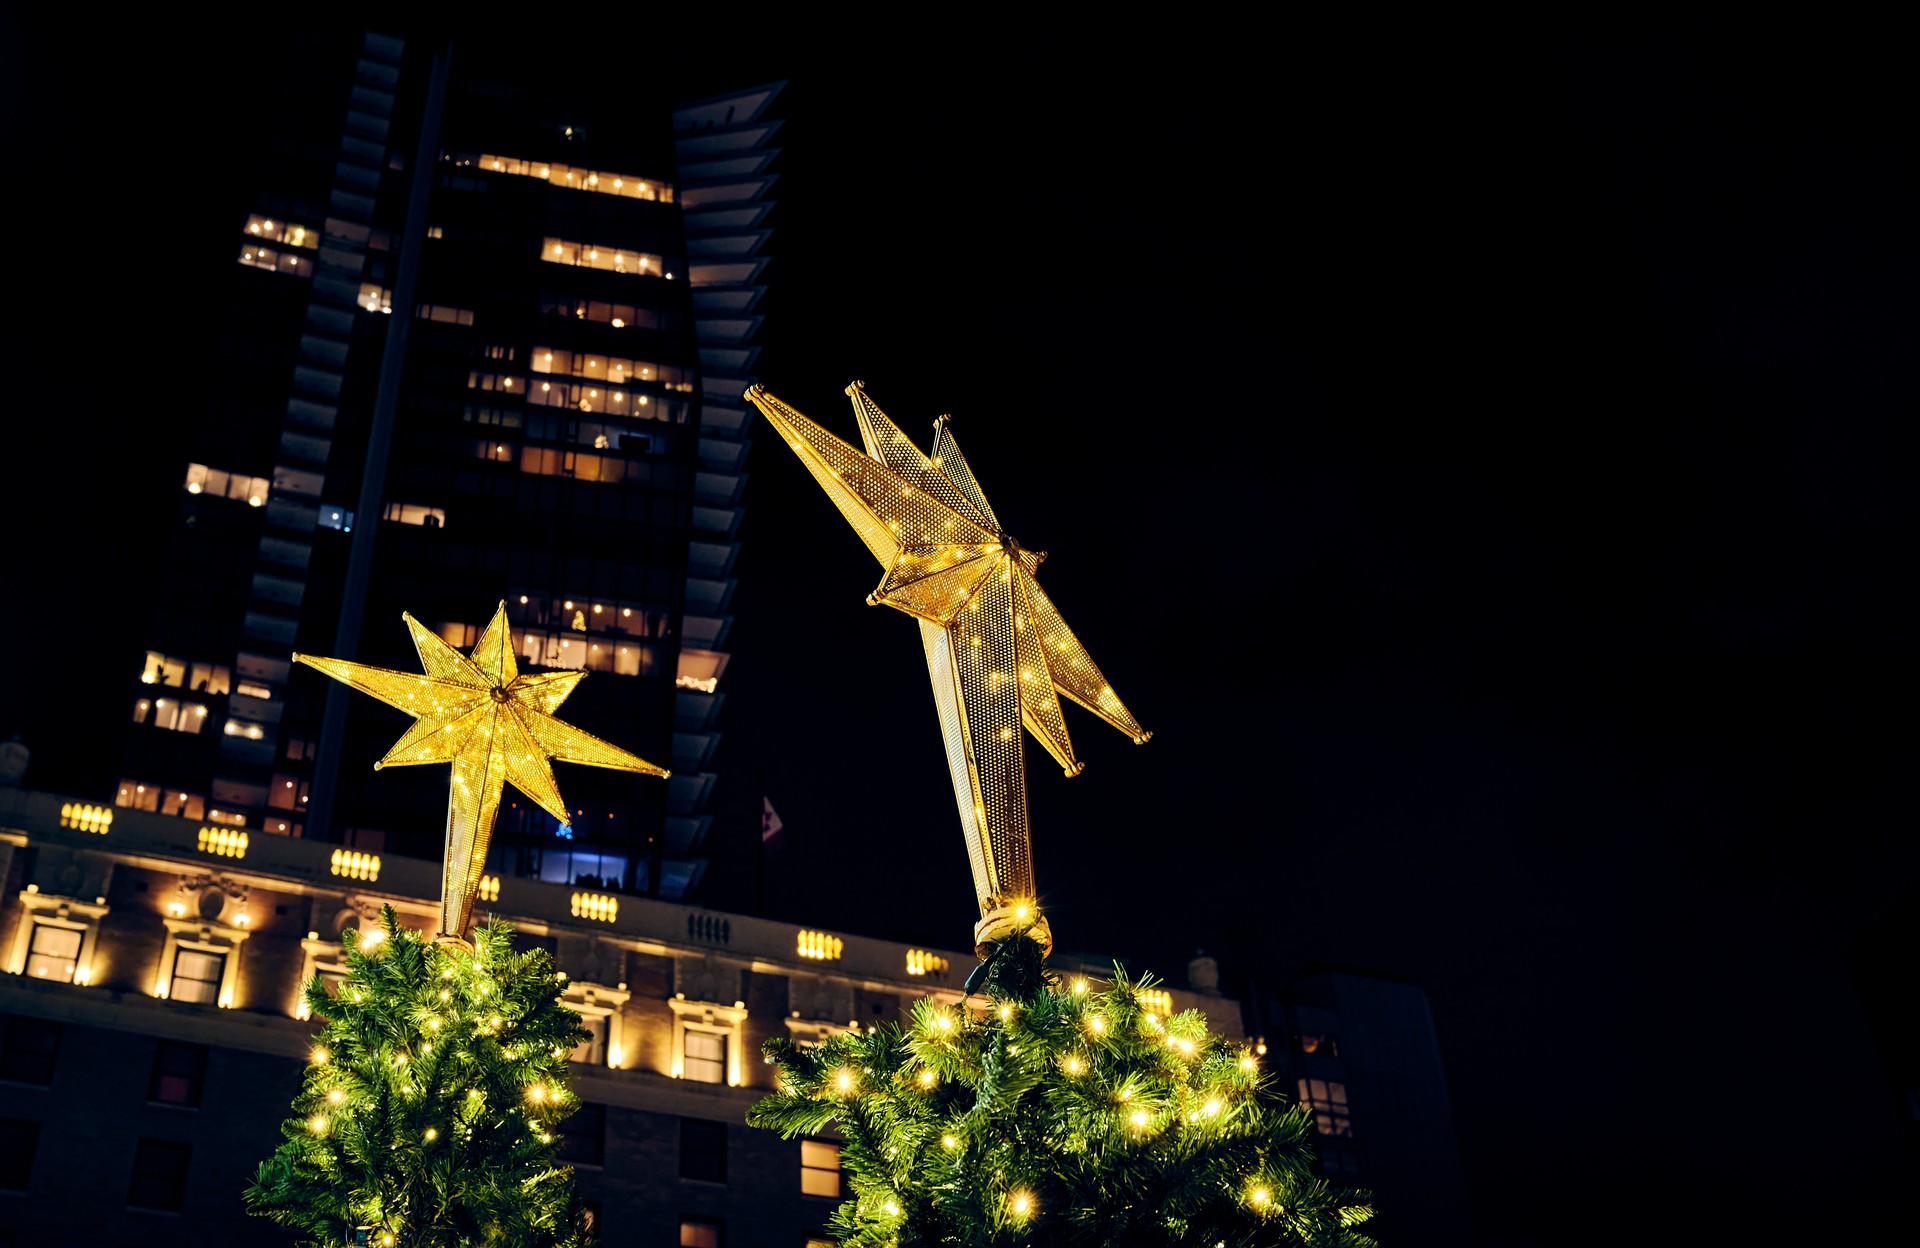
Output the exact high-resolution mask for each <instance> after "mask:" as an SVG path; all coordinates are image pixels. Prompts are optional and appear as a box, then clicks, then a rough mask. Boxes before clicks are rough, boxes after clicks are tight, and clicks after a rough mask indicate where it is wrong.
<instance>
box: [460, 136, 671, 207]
mask: <svg viewBox="0 0 1920 1248" xmlns="http://www.w3.org/2000/svg"><path fill="white" fill-rule="evenodd" d="M567 137H568V138H572V137H574V132H573V131H572V130H571V129H569V130H568V131H567ZM443 159H445V160H447V161H448V162H450V163H452V164H456V165H465V166H468V167H470V168H474V169H479V170H481V171H482V172H485V173H502V174H506V175H508V176H509V177H516V178H537V179H539V180H540V181H543V182H552V183H554V184H556V185H558V186H561V187H564V188H566V189H567V190H573V191H590V192H594V193H596V194H600V195H617V196H619V197H620V198H622V199H652V200H659V201H660V202H661V203H669V204H670V203H672V202H673V184H672V183H670V182H662V181H660V180H659V179H657V178H642V177H636V176H635V175H633V174H631V173H614V172H612V171H611V170H607V169H583V168H577V167H575V166H573V165H557V164H553V163H551V162H549V161H544V160H523V159H521V158H520V157H517V156H502V155H498V154H496V153H492V152H481V153H477V154H476V153H472V152H456V153H449V154H448V155H447V156H445V157H444V158H443Z"/></svg>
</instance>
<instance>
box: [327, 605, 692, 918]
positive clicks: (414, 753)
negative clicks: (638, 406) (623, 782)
mask: <svg viewBox="0 0 1920 1248" xmlns="http://www.w3.org/2000/svg"><path fill="white" fill-rule="evenodd" d="M401 618H402V619H404V620H405V621H406V622H407V628H408V629H409V630H410V631H411V632H412V633H413V645H414V648H415V649H416V650H418V651H419V652H420V665H421V668H422V669H423V671H422V674H419V675H416V674H414V673H412V672H395V671H389V670H388V669H386V668H384V667H368V666H366V665H365V664H362V663H348V662H346V661H345V660H342V659H321V658H315V657H314V656H313V655H310V654H296V655H294V656H293V660H294V662H296V663H305V664H306V665H307V666H308V667H314V668H318V669H319V670H320V671H323V672H325V673H326V674H327V675H329V676H331V677H333V678H334V679H335V680H338V681H341V682H342V683H344V684H347V685H351V686H352V687H353V688H355V689H358V690H359V691H360V692H362V693H368V694H372V695H373V696H374V697H376V698H379V699H380V700H381V701H382V702H385V703H386V704H387V705H388V706H394V707H398V708H399V709H401V710H403V711H405V712H406V713H407V714H409V715H411V716H413V717H414V721H415V722H414V725H413V727H411V728H409V729H407V731H406V734H405V735H404V736H402V737H401V738H400V740H399V741H398V742H396V743H395V744H394V747H393V748H392V749H391V750H388V751H387V755H386V757H385V758H382V759H381V760H380V761H379V762H377V763H375V764H374V765H373V766H374V769H375V770H376V771H377V770H379V769H380V768H382V767H411V766H419V765H422V764H425V763H452V764H453V777H452V781H451V783H450V785H449V788H448V794H447V840H446V851H445V853H446V857H445V861H444V863H443V865H442V874H441V883H440V935H441V936H443V937H453V938H456V939H461V940H464V939H465V937H466V931H467V924H468V922H469V921H470V919H471V918H472V913H473V897H474V893H475V892H476V891H477V890H478V889H479V887H480V876H481V874H482V871H483V870H484V868H485V867H486V862H487V843H488V842H489V841H491V840H492V839H493V823H494V818H495V817H496V816H497V815H498V814H499V813H500V791H501V786H502V785H505V784H511V785H513V787H514V788H516V789H518V790H520V791H521V792H522V793H524V794H526V795H527V796H528V797H529V798H531V799H532V800H533V801H534V802H535V803H536V804H537V805H538V806H539V807H540V809H542V810H544V811H546V812H547V813H548V814H550V815H552V816H553V817H554V818H555V819H558V820H559V821H560V822H561V823H562V824H563V825H564V824H568V823H570V822H571V820H570V819H568V817H567V804H566V802H565V801H564V800H563V799H562V798H561V796H560V786H559V785H558V784H556V783H555V782H554V779H553V768H552V767H550V766H548V765H547V763H548V760H549V759H554V760H557V761H559V762H563V763H584V764H586V765H587V766H589V767H607V768H611V769H613V770H615V771H637V772H640V773H641V774H642V775H648V776H666V775H668V774H669V773H668V772H667V770H666V769H665V768H664V767H656V766H654V765H653V764H652V763H650V762H648V761H647V760H646V759H644V758H640V757H638V756H637V755H633V754H629V753H627V752H626V751H625V750H623V749H620V748H619V747H618V746H615V745H609V744H608V743H607V742H605V741H602V740H600V738H598V737H595V736H592V735H591V734H589V733H585V732H582V731H580V730H579V729H578V728H575V727H573V726H572V725H571V724H563V723H561V722H560V721H559V720H557V719H555V718H554V717H553V712H554V711H556V710H558V709H559V708H560V704H561V703H562V702H565V701H566V700H567V695H568V694H570V693H572V692H573V687H574V686H575V685H577V684H579V683H580V682H581V680H583V679H585V677H586V675H587V674H586V673H585V672H583V671H566V672H535V673H531V674H528V675H524V676H523V675H521V674H520V672H519V669H518V668H517V667H516V666H515V664H514V661H513V639H512V635H511V634H510V632H509V631H508V628H507V604H506V603H505V602H504V601H503V602H502V603H501V604H500V607H499V609H498V610H497V611H495V612H494V615H493V621H492V623H490V624H488V625H487V630H486V632H484V633H482V634H481V635H480V643H479V644H478V645H476V646H475V647H474V648H473V655H472V657H471V658H469V657H468V656H466V655H463V654H461V653H460V652H459V651H458V650H455V649H454V648H453V647H452V646H450V645H448V644H447V643H446V642H444V641H442V640H441V639H440V638H439V637H437V636H435V635H434V634H433V633H432V632H431V631H430V630H428V629H427V628H426V627H424V626H423V625H422V624H421V623H420V622H419V621H418V620H416V619H414V618H413V617H412V616H411V615H406V614H404V613H403V614H402V616H401Z"/></svg>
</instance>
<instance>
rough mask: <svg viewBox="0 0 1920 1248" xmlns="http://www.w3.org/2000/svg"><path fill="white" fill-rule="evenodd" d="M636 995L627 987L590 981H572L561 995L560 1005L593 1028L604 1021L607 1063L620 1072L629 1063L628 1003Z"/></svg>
mask: <svg viewBox="0 0 1920 1248" xmlns="http://www.w3.org/2000/svg"><path fill="white" fill-rule="evenodd" d="M632 995H633V994H632V993H630V992H628V991H627V986H626V985H625V984H621V985H620V986H619V987H618V988H609V987H607V986H606V985H605V984H596V983H592V982H590V981H587V980H572V981H569V982H568V984H567V986H566V990H565V991H564V992H562V993H561V994H560V1002H561V1004H563V1005H565V1006H566V1007H567V1008H568V1009H570V1010H572V1011H573V1012H574V1013H576V1014H578V1015H580V1017H581V1019H582V1021H584V1022H586V1023H587V1024H588V1025H589V1026H592V1025H593V1024H595V1023H597V1022H601V1021H604V1022H605V1024H606V1032H607V1051H606V1056H605V1059H604V1060H605V1062H606V1064H607V1065H608V1066H609V1067H610V1068H612V1069H614V1070H619V1069H620V1068H622V1067H623V1066H625V1065H626V1064H627V1046H626V1032H625V1027H624V1025H623V1022H624V1016H625V1014H626V1005H627V1000H628V998H630V997H631V996H632Z"/></svg>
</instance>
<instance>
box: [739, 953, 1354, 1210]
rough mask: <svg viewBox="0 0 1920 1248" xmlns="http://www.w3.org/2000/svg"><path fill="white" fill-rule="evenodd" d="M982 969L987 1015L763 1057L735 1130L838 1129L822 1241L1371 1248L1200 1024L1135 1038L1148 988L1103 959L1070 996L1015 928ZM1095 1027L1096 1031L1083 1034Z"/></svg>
mask: <svg viewBox="0 0 1920 1248" xmlns="http://www.w3.org/2000/svg"><path fill="white" fill-rule="evenodd" d="M991 965H992V966H993V968H994V974H993V977H992V984H991V987H990V989H989V993H990V997H989V1004H988V1008H985V1009H981V1010H977V1011H975V1010H968V1011H962V1012H958V1013H957V1014H956V1012H955V1011H953V1010H951V1009H950V1008H948V1007H947V1006H946V1005H944V1004H943V1003H941V1002H939V1001H936V1000H932V999H923V1000H920V1001H917V1002H915V1003H914V1005H913V1007H912V1013H911V1018H910V1021H909V1022H908V1023H907V1024H906V1025H905V1026H904V1027H901V1026H897V1025H894V1024H881V1025H879V1026H877V1027H875V1028H874V1029H873V1030H872V1031H866V1030H860V1031H847V1032H842V1033H838V1034H835V1035H833V1036H830V1037H828V1038H827V1039H826V1040H825V1041H823V1042H822V1043H820V1044H818V1045H816V1046H813V1047H810V1048H805V1049H803V1048H801V1047H800V1046H799V1045H797V1044H795V1043H794V1042H793V1041H792V1040H790V1039H788V1038H785V1037H777V1038H775V1039H773V1040H770V1041H768V1042H767V1043H766V1045H765V1046H764V1048H763V1052H764V1053H765V1055H766V1056H767V1057H768V1058H769V1059H770V1060H771V1061H772V1062H773V1063H774V1065H775V1066H776V1068H777V1070H778V1075H779V1087H780V1091H778V1092H777V1093H774V1094H772V1095H769V1096H766V1097H764V1098H762V1099H761V1100H760V1101H759V1102H757V1103H756V1104H755V1106H754V1107H753V1109H752V1110H750V1111H749V1113H748V1115H747V1120H748V1122H749V1123H751V1124H753V1125H755V1126H760V1127H766V1128H769V1129H772V1130H774V1131H777V1132H779V1133H780V1134H781V1135H783V1136H785V1137H787V1138H794V1137H796V1136H800V1135H815V1134H818V1133H820V1132H822V1131H826V1130H829V1129H831V1130H832V1131H834V1132H835V1133H836V1134H837V1135H838V1136H839V1137H840V1138H841V1140H842V1144H841V1149H840V1162H841V1167H842V1172H843V1174H844V1175H845V1176H846V1179H847V1183H848V1188H849V1198H848V1199H847V1200H846V1201H844V1202H843V1203H842V1204H841V1205H840V1206H839V1207H838V1208H837V1209H836V1210H835V1211H834V1213H833V1214H832V1216H831V1217H830V1218H829V1220H828V1224H827V1226H826V1228H825V1230H826V1232H827V1234H828V1235H829V1236H831V1237H832V1238H833V1240H834V1242H836V1243H838V1244H840V1245H842V1248H883V1246H886V1245H895V1244H898V1243H904V1242H906V1236H905V1234H904V1233H903V1232H904V1231H905V1230H906V1229H907V1228H911V1231H912V1234H913V1236H914V1242H918V1243H952V1244H964V1245H988V1244H994V1245H998V1244H1008V1245H1012V1244H1018V1243H1033V1244H1040V1243H1055V1242H1058V1243H1061V1244H1118V1243H1126V1244H1129V1245H1141V1246H1142V1248H1145V1246H1148V1245H1152V1246H1156V1248H1162V1246H1163V1248H1176V1246H1178V1248H1189V1246H1190V1245H1194V1244H1214V1243H1230V1244H1238V1245H1255V1244H1258V1245H1276V1246H1278V1245H1300V1246H1304V1245H1313V1246H1314V1248H1366V1246H1367V1245H1370V1244H1372V1242H1373V1241H1372V1240H1371V1239H1369V1238H1368V1237H1367V1236H1366V1235H1364V1234H1363V1233H1362V1232H1361V1231H1360V1230H1359V1229H1357V1228H1359V1227H1360V1226H1361V1225H1362V1224H1363V1223H1364V1222H1366V1221H1367V1220H1368V1218H1369V1217H1370V1216H1371V1214H1372V1208H1371V1205H1370V1203H1369V1202H1370V1197H1369V1196H1368V1194H1367V1193H1365V1192H1360V1191H1354V1190H1349V1189H1342V1188H1336V1187H1333V1186H1331V1185H1330V1184H1328V1183H1326V1182H1325V1181H1324V1180H1323V1179H1321V1178H1320V1177H1319V1176H1318V1175H1317V1174H1316V1173H1315V1164H1316V1155H1315V1150H1314V1140H1315V1138H1316V1137H1315V1135H1314V1132H1313V1127H1312V1118H1311V1112H1310V1110H1309V1109H1307V1108H1306V1107H1304V1106H1302V1105H1300V1104H1298V1103H1297V1102H1295V1101H1293V1100H1292V1099H1290V1098H1289V1097H1287V1096H1286V1095H1284V1093H1282V1092H1281V1091H1280V1090H1279V1089H1278V1088H1277V1087H1275V1086H1272V1085H1271V1084H1270V1083H1269V1082H1268V1081H1267V1080H1265V1079H1263V1078H1262V1077H1261V1076H1260V1075H1259V1074H1258V1073H1257V1072H1249V1071H1246V1070H1243V1069H1242V1068H1241V1066H1240V1058H1241V1055H1242V1053H1243V1052H1244V1050H1243V1049H1242V1048H1241V1047H1240V1046H1238V1045H1236V1044H1234V1043H1233V1042H1231V1041H1229V1040H1227V1039H1225V1038H1223V1037H1221V1036H1217V1035H1214V1034H1212V1033H1210V1032H1209V1031H1208V1030H1207V1026H1206V1019H1205V1017H1204V1016H1203V1015H1201V1014H1200V1013H1198V1012H1197V1011H1186V1012H1182V1013H1178V1014H1175V1015H1173V1016H1172V1017H1171V1018H1169V1019H1168V1020H1167V1021H1166V1022H1165V1023H1164V1024H1163V1028H1164V1031H1165V1033H1166V1034H1165V1035H1161V1034H1158V1033H1154V1032H1150V1031H1148V1030H1147V1029H1146V1028H1144V1027H1141V1026H1139V1025H1138V1020H1139V1019H1141V1018H1143V1017H1147V1016H1148V1007H1147V1005H1146V1004H1145V1003H1144V1002H1143V1000H1142V996H1143V995H1144V994H1150V993H1151V992H1152V991H1153V982H1152V980H1151V978H1150V977H1145V976H1143V977H1141V978H1140V979H1139V980H1137V981H1135V980H1131V979H1129V978H1128V976H1127V975H1126V973H1125V972H1124V970H1123V969H1122V968H1120V967H1118V966H1116V967H1115V968H1114V975H1113V977H1112V979H1111V981H1109V982H1107V983H1106V984H1105V985H1104V986H1099V987H1096V986H1095V985H1093V984H1090V983H1087V982H1086V981H1085V980H1084V979H1081V980H1076V981H1075V982H1074V983H1073V985H1072V986H1071V987H1069V986H1066V985H1063V984H1061V983H1060V981H1059V979H1058V977H1057V976H1053V975H1050V974H1048V973H1047V972H1046V971H1045V969H1044V957H1043V955H1042V953H1041V951H1040V948H1039V945H1038V944H1037V943H1036V942H1034V941H1032V940H1031V939H1026V938H1024V937H1018V938H1015V939H1014V940H1013V941H1012V942H1010V944H1008V945H1003V946H1002V947H1001V950H1000V952H999V954H998V955H997V956H996V958H995V959H994V961H993V962H992V964H991ZM1002 1006H1006V1007H1009V1008H1006V1009H1002V1008H1001V1007H1002ZM1095 1019H1105V1020H1110V1021H1111V1024H1112V1025H1111V1026H1109V1027H1108V1028H1107V1029H1106V1030H1105V1031H1104V1032H1103V1033H1100V1037H1099V1038H1098V1039H1097V1040H1089V1039H1088V1037H1089V1034H1090V1031H1091V1028H1090V1027H1089V1024H1090V1023H1091V1021H1092V1020H1095ZM1169 1036H1171V1037H1172V1038H1174V1040H1175V1041H1176V1043H1173V1044H1169V1043H1168V1037H1169ZM1177 1041H1185V1042H1186V1044H1187V1045H1188V1046H1189V1047H1188V1048H1183V1047H1182V1046H1181V1045H1180V1044H1179V1043H1177ZM856 1071H859V1072H868V1073H870V1075H871V1079H870V1080H865V1081H862V1080H859V1079H857V1078H856V1076H855V1073H854V1072H856ZM929 1074H930V1075H933V1076H934V1083H933V1085H932V1086H925V1084H924V1076H926V1075H929ZM868 1088H871V1089H874V1090H873V1091H871V1092H869V1091H866V1090H865V1089H868ZM1229 1090H1230V1091H1231V1097H1232V1102H1233V1108H1232V1112H1228V1103H1229V1097H1228V1093H1229ZM1255 1188H1258V1189H1259V1190H1261V1191H1263V1192H1265V1193H1266V1196H1265V1197H1263V1198H1261V1199H1260V1200H1258V1201H1256V1200H1255V1199H1254V1197H1253V1196H1252V1194H1251V1193H1252V1191H1253V1190H1254V1189H1255ZM1283 1207H1284V1209H1285V1214H1284V1216H1283V1215H1282V1214H1281V1213H1280V1210H1281V1208H1283Z"/></svg>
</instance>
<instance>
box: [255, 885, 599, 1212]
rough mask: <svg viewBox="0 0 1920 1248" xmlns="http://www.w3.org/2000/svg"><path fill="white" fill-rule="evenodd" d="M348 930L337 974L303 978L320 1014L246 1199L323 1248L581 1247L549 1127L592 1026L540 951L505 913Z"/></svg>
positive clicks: (575, 1202)
mask: <svg viewBox="0 0 1920 1248" xmlns="http://www.w3.org/2000/svg"><path fill="white" fill-rule="evenodd" d="M341 943H342V957H343V961H344V963H345V966H346V971H347V974H346V978H345V979H344V980H343V981H342V982H341V983H340V984H339V985H338V986H337V987H336V988H335V990H334V991H332V992H329V991H328V989H327V986H326V984H325V983H324V982H323V981H322V980H321V977H320V976H319V975H317V974H316V975H315V976H314V978H313V980H312V981H311V982H310V983H308V984H307V985H306V988H305V993H306V1002H307V1006H308V1009H309V1010H310V1011H311V1012H312V1015H313V1016H314V1017H315V1018H317V1019H321V1020H323V1022H324V1026H323V1027H322V1028H321V1030H320V1032H319V1035H318V1036H317V1037H315V1040H314V1047H313V1051H312V1061H311V1063H310V1064H309V1065H308V1067H307V1070H306V1076H305V1079H304V1081H303V1083H302V1085H301V1088H300V1092H299V1095H298V1096H296V1097H295V1098H294V1102H293V1116H292V1117H291V1118H289V1119H288V1120H287V1121H286V1122H285V1123H284V1124H283V1125H282V1126H281V1134H282V1135H283V1136H284V1137H285V1140H284V1142H283V1143H282V1144H281V1145H280V1146H279V1148H277V1149H276V1150H275V1151H274V1153H273V1155H272V1156H271V1157H269V1158H268V1159H267V1160H266V1161H264V1162H262V1163H261V1164H260V1166H259V1169H258V1171H257V1173H256V1174H255V1176H254V1179H253V1182H252V1183H251V1184H250V1185H249V1186H248V1187H247V1189H246V1192H245V1197H246V1203H247V1208H248V1211H249V1212H250V1213H253V1214H256V1215H258V1216H261V1217H265V1218H269V1219H271V1220H273V1221H274V1222H277V1223H279V1224H280V1225H282V1226H286V1227H291V1228H293V1229H294V1230H296V1231H298V1232H300V1233H301V1234H302V1236H303V1239H302V1241H301V1242H302V1243H304V1244H312V1245H324V1246H325V1248H335V1246H336V1245H343V1244H352V1243H367V1244H370V1245H375V1246H378V1248H385V1246H389V1245H391V1246H393V1248H467V1246H469V1245H474V1246H478V1245H483V1244H484V1245H500V1246H502V1248H506V1246H508V1245H511V1246H513V1248H549V1246H551V1248H568V1246H571V1245H580V1244H584V1243H586V1242H587V1232H586V1229H585V1227H584V1223H583V1217H582V1205H581V1203H580V1201H579V1198H578V1196H577V1195H576V1193H575V1189H574V1182H573V1172H572V1170H570V1169H569V1168H568V1167H567V1166H565V1165H564V1164H563V1163H562V1162H561V1161H560V1160H559V1149H560V1132H559V1123H560V1122H561V1120H563V1119H564V1118H566V1116H567V1115H568V1114H570V1113H572V1112H573V1111H574V1110H575V1109H576V1108H578V1106H579V1102H578V1100H577V1099H576V1098H575V1097H574V1095H573V1093H572V1091H571V1090H570V1088H569V1087H568V1073H567V1057H568V1054H569V1053H570V1052H571V1051H572V1049H573V1047H574V1046H575V1045H576V1044H578V1043H579V1042H580V1041H582V1040H584V1039H587V1038H588V1036H589V1033H588V1032H587V1031H586V1030H585V1029H584V1028H583V1027H581V1025H580V1016H579V1015H578V1014H576V1013H574V1012H573V1011H572V1010H569V1009H567V1008H566V1007H565V1006H563V1005H561V1004H560V1000H559V996H560V992H561V990H562V987H563V985H564V982H565V978H566V977H565V975H564V974H561V973H557V972H556V971H555V970H554V968H553V960H552V958H551V956H550V955H549V954H548V953H547V951H546V950H544V949H540V948H532V949H527V950H524V951H515V950H514V948H513V930H512V928H511V927H510V926H508V925H507V924H504V923H498V922H496V923H492V924H489V925H485V926H482V927H479V928H477V929H476V930H475V932H474V942H473V944H472V945H471V946H468V945H466V944H464V943H461V942H453V941H437V942H429V941H426V940H423V939H421V937H419V936H418V935H417V934H415V933H414V932H412V931H410V930H408V929H407V928H405V927H402V926H401V925H400V923H399V921H398V919H397V917H396V916H395V914H394V911H393V907H391V906H387V907H384V908H383V909H382V911H381V915H380V924H379V926H378V927H376V928H373V929H372V930H370V931H364V932H363V931H361V930H359V929H354V928H349V929H348V930H347V931H346V932H345V933H344V934H343V937H342V942H341Z"/></svg>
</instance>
